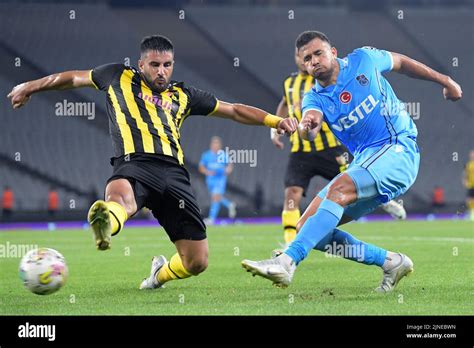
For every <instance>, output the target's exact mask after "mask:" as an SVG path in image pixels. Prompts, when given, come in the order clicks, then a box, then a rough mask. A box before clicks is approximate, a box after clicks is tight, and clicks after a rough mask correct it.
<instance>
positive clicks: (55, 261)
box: [20, 248, 68, 295]
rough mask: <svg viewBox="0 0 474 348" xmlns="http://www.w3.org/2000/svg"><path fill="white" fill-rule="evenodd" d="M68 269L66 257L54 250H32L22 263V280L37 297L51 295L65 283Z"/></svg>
mask: <svg viewBox="0 0 474 348" xmlns="http://www.w3.org/2000/svg"><path fill="white" fill-rule="evenodd" d="M67 276H68V268H67V265H66V260H65V259H64V256H63V255H61V254H60V253H59V252H57V251H56V250H54V249H49V248H40V249H34V250H30V251H29V252H28V253H27V254H26V255H25V256H24V257H23V258H22V259H21V262H20V278H21V279H22V280H23V284H24V285H25V287H26V288H27V289H28V290H30V291H31V292H33V293H35V294H37V295H49V294H52V293H53V292H56V291H58V290H59V289H60V288H61V287H62V286H63V285H64V284H65V283H66V279H67Z"/></svg>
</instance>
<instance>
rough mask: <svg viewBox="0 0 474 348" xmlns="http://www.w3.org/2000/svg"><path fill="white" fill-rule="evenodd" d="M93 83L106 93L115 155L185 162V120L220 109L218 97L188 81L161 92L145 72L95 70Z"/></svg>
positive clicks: (109, 68) (112, 67) (104, 67)
mask: <svg viewBox="0 0 474 348" xmlns="http://www.w3.org/2000/svg"><path fill="white" fill-rule="evenodd" d="M90 79H91V81H92V82H93V83H94V85H95V87H96V88H97V89H100V90H102V91H105V92H106V93H107V114H108V117H109V128H110V135H111V137H112V142H113V147H114V154H115V156H116V157H120V156H123V155H127V154H132V153H152V154H159V155H166V156H170V157H173V158H175V159H176V160H177V161H178V162H179V163H180V164H181V165H183V164H184V154H183V150H182V148H181V145H180V132H179V128H180V127H181V125H182V123H183V121H184V120H185V119H186V117H187V116H189V115H209V114H212V113H213V112H214V111H215V110H216V109H217V107H218V101H217V99H216V97H215V96H214V95H213V94H211V93H209V92H205V91H202V90H200V89H197V88H194V87H192V86H186V85H185V84H184V83H183V82H176V81H172V82H171V83H170V84H169V86H168V88H167V89H166V90H165V91H163V92H161V93H159V92H156V91H154V90H153V89H152V88H151V87H149V86H148V84H147V83H146V80H145V79H144V78H143V77H142V75H141V73H140V72H139V71H138V70H137V69H135V68H133V67H128V66H125V65H124V64H106V65H102V66H99V67H97V68H95V69H92V70H91V72H90Z"/></svg>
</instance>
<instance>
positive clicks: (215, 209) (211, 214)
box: [209, 201, 221, 221]
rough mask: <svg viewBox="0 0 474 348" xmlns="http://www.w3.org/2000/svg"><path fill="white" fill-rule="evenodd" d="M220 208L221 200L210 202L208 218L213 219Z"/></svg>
mask: <svg viewBox="0 0 474 348" xmlns="http://www.w3.org/2000/svg"><path fill="white" fill-rule="evenodd" d="M220 208H221V202H220V201H217V202H212V204H211V209H210V210H209V219H211V220H213V221H214V220H215V219H216V217H217V215H218V214H219V209H220Z"/></svg>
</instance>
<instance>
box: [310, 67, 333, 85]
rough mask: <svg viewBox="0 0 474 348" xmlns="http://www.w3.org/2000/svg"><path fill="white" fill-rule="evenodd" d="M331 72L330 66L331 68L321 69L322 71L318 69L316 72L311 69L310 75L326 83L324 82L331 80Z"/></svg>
mask: <svg viewBox="0 0 474 348" xmlns="http://www.w3.org/2000/svg"><path fill="white" fill-rule="evenodd" d="M333 72H334V68H333V67H331V68H329V69H327V70H323V71H321V70H319V71H318V72H315V71H313V74H312V75H313V77H314V78H315V79H316V80H318V81H320V82H323V83H326V82H328V81H330V80H331V77H332V74H333Z"/></svg>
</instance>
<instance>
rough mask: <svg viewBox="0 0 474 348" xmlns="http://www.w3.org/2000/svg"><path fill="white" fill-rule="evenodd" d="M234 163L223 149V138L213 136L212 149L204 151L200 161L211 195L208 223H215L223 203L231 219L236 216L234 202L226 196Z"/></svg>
mask: <svg viewBox="0 0 474 348" xmlns="http://www.w3.org/2000/svg"><path fill="white" fill-rule="evenodd" d="M232 170H233V165H232V163H229V159H228V158H227V155H226V153H225V152H224V151H222V140H221V138H220V137H217V136H214V137H212V138H211V145H210V149H209V150H208V151H206V152H204V153H203V154H202V156H201V161H200V162H199V171H200V172H201V173H202V174H204V175H205V176H206V184H207V189H208V191H209V193H210V195H211V207H210V209H209V217H208V218H207V219H206V220H205V222H206V224H213V223H214V222H215V220H216V218H217V215H218V214H219V210H220V206H221V204H222V205H224V206H225V207H226V208H227V210H228V211H229V217H230V218H231V219H233V218H235V216H236V206H235V203H234V202H231V201H229V200H228V199H227V198H225V197H224V194H225V189H226V185H227V176H228V175H229V174H230V173H232Z"/></svg>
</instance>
